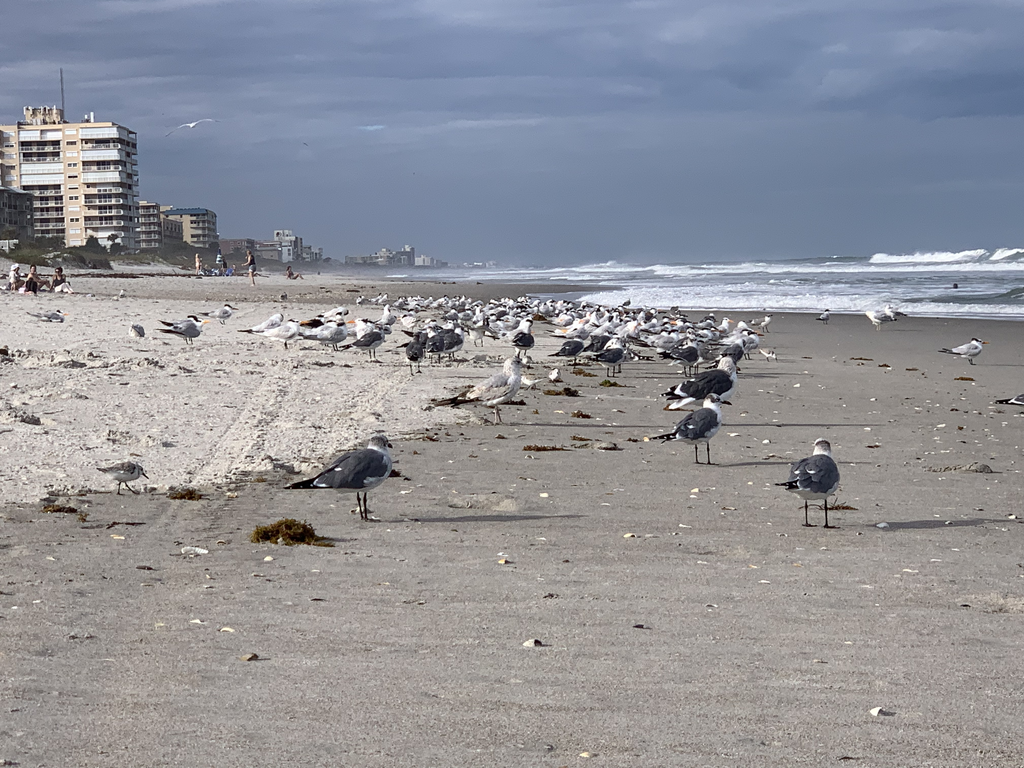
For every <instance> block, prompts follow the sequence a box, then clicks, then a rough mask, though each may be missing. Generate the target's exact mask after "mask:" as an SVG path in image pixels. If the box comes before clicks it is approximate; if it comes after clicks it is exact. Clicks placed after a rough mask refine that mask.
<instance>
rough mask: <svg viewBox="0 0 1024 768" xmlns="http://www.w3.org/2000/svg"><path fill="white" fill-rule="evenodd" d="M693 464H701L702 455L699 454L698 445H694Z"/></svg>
mask: <svg viewBox="0 0 1024 768" xmlns="http://www.w3.org/2000/svg"><path fill="white" fill-rule="evenodd" d="M693 463H694V464H700V454H698V453H697V444H696V443H694V444H693Z"/></svg>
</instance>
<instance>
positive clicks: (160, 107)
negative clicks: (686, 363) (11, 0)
mask: <svg viewBox="0 0 1024 768" xmlns="http://www.w3.org/2000/svg"><path fill="white" fill-rule="evenodd" d="M1021 13H1022V11H1021V7H1020V5H1019V4H1017V3H1014V2H1009V0H1007V2H982V3H978V2H970V3H969V2H966V1H964V2H956V1H953V2H913V1H907V2H899V1H898V0H897V1H896V2H889V3H882V2H877V3H870V2H858V3H852V2H828V1H827V0H818V1H816V2H810V1H807V2H784V3H780V2H775V3H771V2H756V1H755V0H746V1H745V2H703V3H680V2H668V1H666V2H661V1H660V0H647V1H643V0H641V1H638V2H601V1H600V0H598V1H597V2H578V3H573V2H540V1H539V0H534V1H532V2H531V1H528V0H519V1H511V0H510V1H508V2H483V1H482V0H423V1H421V2H386V1H385V2H380V1H374V2H370V1H369V0H367V1H366V2H355V1H353V2H328V1H327V0H323V1H316V0H276V1H269V0H264V2H259V3H252V2H229V1H218V0H74V1H72V0H66V1H65V2H57V1H56V0H36V1H35V2H32V3H20V4H16V5H14V6H13V7H12V8H8V9H5V12H4V27H5V30H6V31H5V33H4V35H2V36H0V61H3V62H4V63H3V64H0V82H2V83H3V85H4V87H3V88H0V115H2V116H4V117H5V118H6V119H14V118H16V117H17V116H18V115H19V114H20V110H21V107H22V106H23V105H26V104H43V103H55V102H56V101H58V100H59V90H58V87H57V69H58V67H60V66H64V67H65V75H66V79H67V82H68V112H69V116H70V117H71V118H74V119H77V118H78V116H79V115H80V114H81V113H83V112H87V111H94V112H95V113H96V116H97V119H114V120H117V121H118V122H121V123H124V124H126V125H129V126H130V127H132V128H134V129H135V130H137V131H139V134H140V144H141V151H142V193H143V195H144V196H145V197H147V198H150V199H157V200H160V201H162V202H170V203H175V204H182V205H204V206H208V207H211V208H213V209H215V210H217V212H218V214H219V215H220V221H221V230H222V234H223V235H225V236H241V235H249V236H257V237H260V236H266V235H268V234H269V230H270V229H273V228H274V227H291V228H293V229H295V230H297V231H299V232H301V233H302V234H303V235H304V236H305V237H306V239H307V241H315V242H318V243H321V244H323V245H324V246H325V247H326V250H327V252H328V253H329V254H333V255H335V256H339V255H344V254H345V253H355V252H366V251H370V250H376V248H378V247H381V246H383V245H389V246H395V245H399V244H402V243H406V242H410V243H413V244H415V245H417V246H418V247H419V248H420V249H421V250H424V251H426V252H428V253H431V254H432V255H435V256H438V257H440V258H450V259H455V260H462V259H470V258H473V259H478V258H480V257H481V256H484V255H487V256H490V257H497V258H502V259H507V260H518V261H541V260H545V259H548V260H552V259H559V260H574V261H580V260H589V259H609V258H631V257H632V258H648V259H655V258H662V259H664V258H686V257H699V256H708V257H718V256H773V255H815V254H821V253H855V252H867V251H874V250H901V249H903V250H912V249H915V248H929V249H945V248H949V249H959V248H963V247H977V246H995V245H999V244H1003V243H1013V242H1015V241H1014V240H1013V238H1014V237H1016V236H1017V234H1016V233H1017V230H1016V229H1015V228H1014V226H1013V225H1014V222H1016V220H1017V212H1018V211H1019V202H1020V193H1021V166H1022V163H1021V153H1020V149H1019V137H1020V135H1021V128H1022V127H1024V120H1022V113H1024V86H1022V83H1024V77H1022V76H1024V71H1022V70H1024V59H1022V58H1021V57H1020V55H1019V43H1018V40H1017V37H1016V30H1019V29H1020V21H1021ZM204 117H213V118H217V119H218V120H220V121H221V122H219V123H216V124H211V123H205V124H203V125H201V126H198V127H197V128H196V129H194V130H182V131H178V132H176V133H175V134H173V135H172V136H170V137H166V138H165V136H164V134H166V133H167V131H168V130H170V128H173V127H174V126H176V125H178V124H180V123H183V122H187V121H192V120H196V119H199V118H204ZM370 129H372V130H370ZM965 190H970V192H967V191H965Z"/></svg>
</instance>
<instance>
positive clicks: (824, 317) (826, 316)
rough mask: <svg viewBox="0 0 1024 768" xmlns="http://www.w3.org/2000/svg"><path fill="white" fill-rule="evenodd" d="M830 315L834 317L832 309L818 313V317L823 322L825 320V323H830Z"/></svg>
mask: <svg viewBox="0 0 1024 768" xmlns="http://www.w3.org/2000/svg"><path fill="white" fill-rule="evenodd" d="M830 317H832V310H831V309H826V310H825V311H824V312H822V313H821V314H820V315H818V319H819V320H821V322H823V323H824V324H825V325H828V319H829V318H830Z"/></svg>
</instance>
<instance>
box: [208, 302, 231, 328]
mask: <svg viewBox="0 0 1024 768" xmlns="http://www.w3.org/2000/svg"><path fill="white" fill-rule="evenodd" d="M237 309H238V307H232V306H231V305H230V304H225V305H224V306H223V307H221V308H220V309H215V310H213V312H200V313H199V314H200V315H202V316H203V317H209V318H212V319H214V320H220V324H221V325H224V321H225V320H228V319H229V318H230V317H231V315H233V314H234V313H235V311H236V310H237Z"/></svg>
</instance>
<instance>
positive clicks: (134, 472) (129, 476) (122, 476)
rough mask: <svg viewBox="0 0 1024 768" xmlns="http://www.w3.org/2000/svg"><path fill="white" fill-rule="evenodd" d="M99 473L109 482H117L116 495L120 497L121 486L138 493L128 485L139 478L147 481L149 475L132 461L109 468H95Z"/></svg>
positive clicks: (122, 462) (112, 465)
mask: <svg viewBox="0 0 1024 768" xmlns="http://www.w3.org/2000/svg"><path fill="white" fill-rule="evenodd" d="M96 469H97V470H98V471H100V472H103V473H104V474H106V475H109V476H110V479H111V480H116V481H117V495H118V496H120V495H121V486H122V485H123V486H124V487H125V488H127V489H128V490H129V491H131V492H132V493H139V492H138V491H136V490H135V489H134V488H132V487H131V486H130V485H128V483H131V482H134V481H135V480H138V479H139V478H140V477H144V478H146V479H147V480H148V479H149V475H147V474H146V471H145V470H144V469H143V468H142V465H141V464H137V463H136V462H134V461H121V462H118V463H117V464H111V465H110V466H109V467H96Z"/></svg>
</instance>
